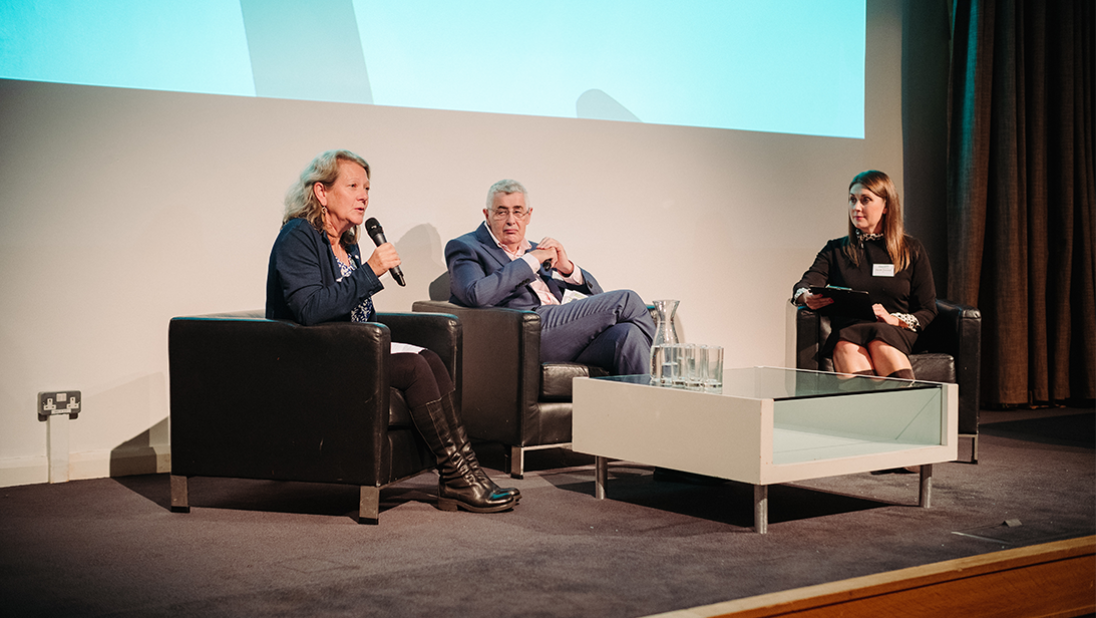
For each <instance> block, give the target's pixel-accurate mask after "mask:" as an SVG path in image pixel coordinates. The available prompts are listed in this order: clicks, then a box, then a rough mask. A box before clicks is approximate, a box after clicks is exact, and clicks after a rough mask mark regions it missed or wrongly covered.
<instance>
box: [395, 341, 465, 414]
mask: <svg viewBox="0 0 1096 618" xmlns="http://www.w3.org/2000/svg"><path fill="white" fill-rule="evenodd" d="M389 362H391V363H392V373H391V380H392V381H391V384H392V386H394V387H396V388H398V389H400V390H401V391H403V396H404V398H405V399H406V400H407V406H408V407H411V408H414V407H416V406H421V405H425V404H426V403H427V402H429V401H437V400H438V399H441V397H442V395H445V394H447V393H449V392H450V391H452V390H453V380H451V379H450V378H449V372H448V371H447V370H446V369H445V364H444V363H442V362H441V357H440V356H438V355H437V354H435V353H434V352H431V351H430V350H422V351H421V352H419V353H418V354H411V353H408V352H400V353H397V354H392V355H391V356H390V357H389Z"/></svg>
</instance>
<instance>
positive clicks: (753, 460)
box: [572, 367, 959, 533]
mask: <svg viewBox="0 0 1096 618" xmlns="http://www.w3.org/2000/svg"><path fill="white" fill-rule="evenodd" d="M958 397H959V387H958V386H957V385H955V384H944V383H939V382H923V381H911V380H898V379H886V378H869V377H865V376H847V375H844V376H843V375H839V374H834V373H827V372H819V371H807V370H801V369H785V368H781V367H749V368H742V369H728V370H727V371H725V372H724V379H723V390H722V392H721V393H710V392H700V391H692V390H684V389H678V388H670V387H665V386H653V385H651V384H650V378H649V377H648V376H613V377H608V378H576V379H575V381H574V411H573V442H572V443H573V448H574V450H575V451H578V452H582V453H587V454H590V455H594V456H595V470H596V473H595V477H596V478H595V485H594V495H595V496H596V497H597V498H604V497H605V484H606V480H607V477H608V474H607V472H608V465H607V464H608V460H610V459H621V460H626V461H634V462H637V463H642V464H646V465H652V466H657V467H663V468H670V469H673V470H681V471H685V472H692V473H696V474H703V475H707V476H714V477H718V478H723V479H729V480H733V481H739V482H743V483H750V484H752V485H753V486H754V527H755V528H756V530H757V531H758V532H760V533H765V532H766V531H767V527H768V486H769V485H773V484H777V483H788V482H794V481H802V480H807V479H812V478H820V477H827V476H837V475H842V474H854V473H859V472H869V471H872V470H883V469H890V468H900V467H908V466H920V467H921V484H920V500H919V503H920V505H921V506H922V507H925V508H928V507H929V503H930V497H931V491H932V464H934V463H938V462H944V461H952V460H954V459H955V458H956V457H957V455H958Z"/></svg>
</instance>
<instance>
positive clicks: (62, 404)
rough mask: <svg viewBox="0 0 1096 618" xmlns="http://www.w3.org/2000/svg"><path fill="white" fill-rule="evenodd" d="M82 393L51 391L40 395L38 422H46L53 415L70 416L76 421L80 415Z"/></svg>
mask: <svg viewBox="0 0 1096 618" xmlns="http://www.w3.org/2000/svg"><path fill="white" fill-rule="evenodd" d="M81 401H82V398H81V397H80V391H49V392H46V393H38V420H40V421H44V420H46V419H47V418H49V417H50V415H52V414H68V415H69V418H71V419H75V418H76V417H77V416H78V415H79V414H80V402H81Z"/></svg>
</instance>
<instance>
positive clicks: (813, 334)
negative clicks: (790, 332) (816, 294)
mask: <svg viewBox="0 0 1096 618" xmlns="http://www.w3.org/2000/svg"><path fill="white" fill-rule="evenodd" d="M820 319H821V318H820V317H819V315H818V314H817V313H815V312H814V311H811V310H810V309H808V308H807V307H805V306H803V305H800V306H798V307H796V309H795V367H796V369H813V370H817V369H818V361H819V358H818V350H819V349H820V348H821V346H822V341H820V340H819V320H820Z"/></svg>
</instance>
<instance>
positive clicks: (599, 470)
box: [594, 457, 609, 500]
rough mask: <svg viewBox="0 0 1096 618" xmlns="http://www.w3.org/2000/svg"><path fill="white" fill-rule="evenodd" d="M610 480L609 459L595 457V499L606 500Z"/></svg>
mask: <svg viewBox="0 0 1096 618" xmlns="http://www.w3.org/2000/svg"><path fill="white" fill-rule="evenodd" d="M608 480H609V459H608V458H606V457H594V497H595V498H597V499H598V500H604V499H605V483H606V482H607V481H608Z"/></svg>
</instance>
